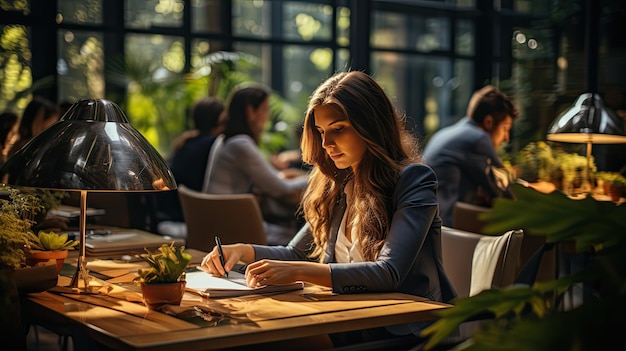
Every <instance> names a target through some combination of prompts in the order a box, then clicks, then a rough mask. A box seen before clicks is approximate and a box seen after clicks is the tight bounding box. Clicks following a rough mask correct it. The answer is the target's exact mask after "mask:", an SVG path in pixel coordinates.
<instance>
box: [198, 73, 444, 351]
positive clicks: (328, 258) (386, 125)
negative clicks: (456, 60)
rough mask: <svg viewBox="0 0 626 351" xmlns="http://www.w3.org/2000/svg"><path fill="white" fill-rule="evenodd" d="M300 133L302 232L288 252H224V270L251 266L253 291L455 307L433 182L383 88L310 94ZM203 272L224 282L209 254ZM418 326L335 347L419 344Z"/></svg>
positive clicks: (362, 83)
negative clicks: (393, 341) (388, 297)
mask: <svg viewBox="0 0 626 351" xmlns="http://www.w3.org/2000/svg"><path fill="white" fill-rule="evenodd" d="M303 132H304V133H303V136H302V143H301V147H302V153H303V160H304V162H306V163H308V164H311V165H312V166H313V169H312V171H311V172H312V173H311V176H310V180H309V186H308V187H307V190H306V192H305V194H304V196H303V199H302V202H301V209H302V211H303V213H304V218H305V219H306V221H307V224H306V225H305V226H304V227H303V228H302V229H301V230H300V231H299V232H298V234H296V236H295V237H294V238H293V240H292V241H291V242H290V243H289V244H288V245H287V246H259V245H248V244H235V245H226V246H224V247H223V251H224V256H225V259H226V263H225V270H226V271H228V270H230V269H231V268H232V267H233V266H234V264H235V263H237V262H238V261H243V262H245V263H248V267H247V270H246V280H247V283H248V285H250V286H257V285H266V284H281V283H290V282H293V281H298V280H300V281H306V282H310V283H313V284H318V285H322V286H326V287H330V288H332V290H333V292H336V293H365V292H368V293H372V292H402V293H407V294H412V295H419V296H424V297H427V298H429V299H431V300H434V301H444V302H445V301H450V300H452V299H453V298H454V297H455V292H454V290H453V288H452V286H451V284H450V283H449V281H448V278H447V277H446V275H445V273H444V271H443V268H442V262H441V239H440V233H441V220H440V218H439V214H438V205H437V197H436V189H437V178H436V176H435V174H434V172H433V171H432V170H431V169H430V168H429V167H427V166H425V165H423V164H421V163H420V160H419V155H418V153H417V144H416V142H415V140H414V138H412V136H411V135H410V134H409V133H408V132H407V131H406V130H405V129H404V127H403V121H402V119H401V118H400V116H399V115H398V114H397V112H396V111H395V109H394V107H393V105H392V103H391V102H390V100H389V98H388V97H387V96H386V95H385V93H384V91H383V90H382V88H381V87H380V86H379V85H378V84H377V83H376V82H375V81H374V80H373V79H372V78H371V77H369V76H368V75H367V74H365V73H362V72H348V73H338V74H336V75H334V76H333V77H331V78H330V79H328V80H327V81H326V82H324V83H323V84H322V85H321V86H320V87H318V88H317V90H316V91H315V92H314V94H313V95H312V97H311V99H310V102H309V106H308V109H307V113H306V116H305V121H304V131H303ZM202 266H203V269H205V270H206V271H208V272H210V273H212V274H215V275H222V274H224V273H225V272H224V268H223V267H222V265H221V264H220V260H219V254H218V252H217V251H216V250H215V249H214V250H213V251H212V252H211V253H209V254H208V255H207V256H206V257H205V258H204V259H203V262H202ZM423 327H424V324H420V323H414V324H410V325H400V326H394V327H388V328H377V329H368V330H365V331H361V332H359V333H356V334H351V335H347V334H344V335H342V340H339V339H338V338H337V335H335V338H334V339H333V342H334V343H335V346H338V345H339V344H346V343H348V344H349V343H355V342H360V341H365V340H373V339H383V338H390V337H394V336H398V335H411V334H413V335H418V333H419V331H421V329H422V328H423ZM416 340H417V337H416Z"/></svg>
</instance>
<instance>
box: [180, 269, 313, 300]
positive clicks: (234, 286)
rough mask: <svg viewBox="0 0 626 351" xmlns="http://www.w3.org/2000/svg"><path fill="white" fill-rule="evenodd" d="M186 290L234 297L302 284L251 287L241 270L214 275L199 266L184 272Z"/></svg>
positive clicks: (217, 296)
mask: <svg viewBox="0 0 626 351" xmlns="http://www.w3.org/2000/svg"><path fill="white" fill-rule="evenodd" d="M186 280H187V286H186V289H187V291H190V292H193V293H196V294H200V295H202V296H205V297H211V298H219V297H235V296H243V295H252V294H269V293H278V292H286V291H293V290H302V289H303V288H304V284H303V283H302V282H294V283H291V284H279V285H264V286H260V287H256V288H251V287H249V286H247V285H246V278H245V276H244V275H243V273H242V272H241V270H235V269H233V270H232V271H230V272H228V277H227V278H226V277H224V278H221V277H215V276H213V275H211V274H209V273H206V272H204V271H202V270H200V269H199V268H196V269H195V270H193V271H191V272H187V274H186Z"/></svg>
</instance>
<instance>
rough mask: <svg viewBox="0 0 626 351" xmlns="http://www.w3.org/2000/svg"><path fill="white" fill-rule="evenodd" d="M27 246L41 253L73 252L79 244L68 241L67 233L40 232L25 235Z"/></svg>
mask: <svg viewBox="0 0 626 351" xmlns="http://www.w3.org/2000/svg"><path fill="white" fill-rule="evenodd" d="M27 239H28V245H29V246H30V248H31V249H34V250H42V251H54V250H74V248H75V247H76V246H77V245H78V244H79V242H78V241H77V240H73V239H69V237H68V235H67V233H61V234H59V233H55V232H53V231H50V232H46V231H43V230H40V231H39V233H38V234H37V235H35V234H33V233H32V232H28V233H27Z"/></svg>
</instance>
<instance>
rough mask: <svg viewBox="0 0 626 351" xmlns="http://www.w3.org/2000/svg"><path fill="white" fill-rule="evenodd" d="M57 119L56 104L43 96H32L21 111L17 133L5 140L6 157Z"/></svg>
mask: <svg viewBox="0 0 626 351" xmlns="http://www.w3.org/2000/svg"><path fill="white" fill-rule="evenodd" d="M58 120H59V110H58V108H57V105H55V104H54V103H53V102H52V101H50V100H48V99H46V98H44V97H41V96H35V97H33V99H32V100H31V101H30V102H29V103H28V105H26V108H25V109H24V112H23V113H22V118H21V119H20V124H19V127H18V130H17V134H16V135H15V136H14V137H13V140H7V145H5V147H7V148H8V153H7V155H8V156H7V159H8V158H10V157H11V156H13V154H15V153H16V152H17V150H19V149H21V148H22V147H23V146H24V145H26V144H27V143H28V142H29V141H30V139H32V138H34V137H36V136H37V135H39V133H41V132H42V131H43V130H44V129H46V128H48V127H49V126H51V125H53V124H54V123H56V121H58Z"/></svg>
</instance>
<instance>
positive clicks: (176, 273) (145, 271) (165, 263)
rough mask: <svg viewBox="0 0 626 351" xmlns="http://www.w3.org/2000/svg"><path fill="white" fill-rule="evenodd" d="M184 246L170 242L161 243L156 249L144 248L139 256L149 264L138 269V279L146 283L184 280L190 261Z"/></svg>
mask: <svg viewBox="0 0 626 351" xmlns="http://www.w3.org/2000/svg"><path fill="white" fill-rule="evenodd" d="M184 251H185V247H184V246H180V247H177V246H175V245H174V243H173V242H172V243H171V244H170V245H167V244H163V245H161V246H160V247H159V248H158V249H157V250H156V251H154V252H152V251H150V250H148V249H146V253H145V254H143V255H141V258H142V259H143V260H144V261H146V262H147V263H148V265H149V267H148V268H140V269H139V270H138V272H137V273H138V274H139V277H137V278H136V280H139V281H140V282H142V283H146V284H166V283H176V282H180V281H184V280H185V268H187V265H188V264H189V262H191V255H190V254H189V253H186V252H184Z"/></svg>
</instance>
